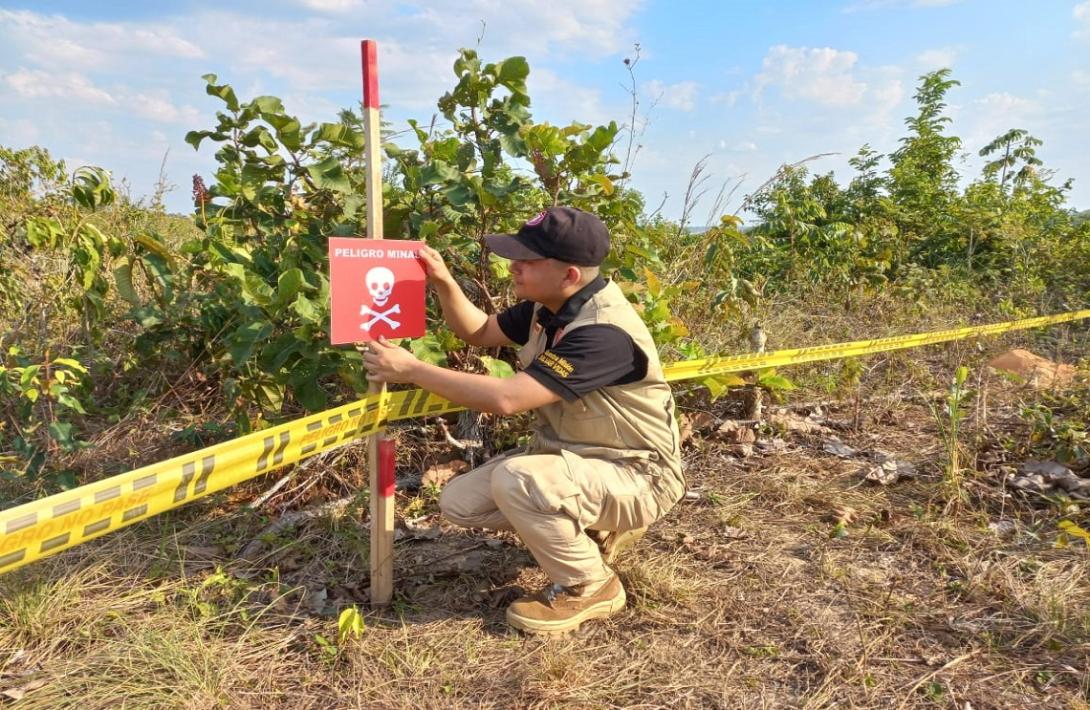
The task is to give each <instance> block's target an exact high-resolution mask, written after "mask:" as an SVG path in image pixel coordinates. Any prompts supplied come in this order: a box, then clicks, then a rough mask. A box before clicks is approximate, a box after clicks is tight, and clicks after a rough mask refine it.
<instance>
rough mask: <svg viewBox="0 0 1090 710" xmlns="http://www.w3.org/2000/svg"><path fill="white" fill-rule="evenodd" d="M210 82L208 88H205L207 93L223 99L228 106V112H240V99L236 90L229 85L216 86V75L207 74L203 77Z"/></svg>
mask: <svg viewBox="0 0 1090 710" xmlns="http://www.w3.org/2000/svg"><path fill="white" fill-rule="evenodd" d="M202 78H203V79H204V80H205V81H207V82H208V86H206V87H204V90H205V92H206V93H207V94H208V95H209V96H218V97H219V98H221V99H223V102H224V103H225V104H227V110H228V111H238V97H236V96H235V90H234V89H232V88H231V87H230V85H228V84H222V85H218V86H217V85H216V83H215V81H216V75H215V74H205V75H204V76H203V77H202Z"/></svg>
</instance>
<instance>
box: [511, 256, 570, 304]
mask: <svg viewBox="0 0 1090 710" xmlns="http://www.w3.org/2000/svg"><path fill="white" fill-rule="evenodd" d="M567 273H568V267H567V265H566V264H562V263H561V262H559V261H557V260H555V259H512V260H511V279H512V280H513V281H514V283H515V296H516V297H517V298H521V299H525V300H527V301H535V302H537V303H545V302H548V301H551V300H554V299H555V298H557V297H558V295H559V294H560V293H561V292H562V291H563V289H564V278H565V276H566V275H567Z"/></svg>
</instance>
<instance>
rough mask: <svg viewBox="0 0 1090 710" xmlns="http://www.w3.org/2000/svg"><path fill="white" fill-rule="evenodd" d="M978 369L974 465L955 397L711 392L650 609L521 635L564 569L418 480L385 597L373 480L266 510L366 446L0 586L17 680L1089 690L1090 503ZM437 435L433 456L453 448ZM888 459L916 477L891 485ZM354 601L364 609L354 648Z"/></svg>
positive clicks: (165, 694) (980, 695)
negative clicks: (753, 405) (945, 402)
mask: <svg viewBox="0 0 1090 710" xmlns="http://www.w3.org/2000/svg"><path fill="white" fill-rule="evenodd" d="M976 386H977V393H978V397H977V399H976V400H975V403H974V404H972V405H970V406H969V410H970V411H969V419H968V421H967V423H966V425H965V430H964V432H965V440H968V441H971V442H972V446H971V449H972V455H971V456H970V457H969V458H967V459H966V463H965V465H966V469H967V470H966V472H965V473H964V475H963V478H962V479H961V480H960V481H959V482H957V483H956V484H951V483H950V481H949V480H946V481H944V466H945V465H946V463H947V462H948V454H947V450H946V448H945V447H944V445H943V442H942V439H941V437H940V436H939V429H938V423H937V422H938V421H940V420H941V417H940V419H936V416H935V412H934V411H933V409H932V407H933V406H935V405H936V402H940V404H939V406H938V409H939V410H941V393H940V394H939V395H935V394H933V393H930V394H929V393H920V392H916V393H915V394H899V393H892V394H891V395H883V396H881V397H877V396H875V397H871V398H869V399H867V398H864V399H861V400H860V401H859V402H858V403H857V402H854V401H853V400H852V398H851V397H849V398H847V399H845V400H844V401H841V402H832V403H819V404H816V405H809V406H794V407H792V408H790V409H787V408H783V409H776V408H766V412H765V416H764V417H763V423H761V424H760V425H747V424H742V425H740V426H739V425H737V424H732V423H730V422H734V421H736V420H738V419H739V418H740V417H742V416H744V415H742V414H741V412H740V411H739V410H738V407H739V403H738V401H736V400H735V401H729V400H728V401H725V402H719V403H716V404H715V405H709V404H707V403H706V402H705V403H701V401H700V400H699V399H696V400H690V401H688V402H687V404H686V406H685V408H686V414H687V418H688V420H689V424H690V426H691V428H692V429H693V434H692V436H691V438H690V439H689V440H688V442H687V443H686V446H685V457H686V464H687V472H688V473H687V475H688V479H689V489H690V491H689V494H688V495H687V496H686V499H685V500H684V501H682V502H681V503H680V504H679V505H678V506H677V507H676V508H675V509H674V510H673V511H672V512H671V513H670V514H669V515H668V516H666V518H664V519H663V520H661V521H659V522H658V523H657V524H655V525H654V526H653V527H652V528H651V530H650V532H649V533H648V536H647V537H646V538H645V539H644V540H643V541H642V542H641V543H640V544H639V545H638V546H637V547H636V548H635V549H633V550H632V551H630V552H629V553H627V554H626V555H625V556H624V557H622V558H621V559H620V561H619V562H618V564H617V571H618V572H619V574H620V576H621V579H622V580H623V582H624V584H625V587H626V589H627V591H628V596H629V605H628V608H627V609H626V610H625V611H624V612H623V613H622V614H620V615H619V616H617V617H615V618H612V619H609V620H607V621H601V622H594V623H589V624H587V625H586V626H585V627H584V628H583V629H582V630H580V631H579V632H577V633H575V634H573V635H570V636H567V637H561V638H535V637H526V636H522V635H520V634H519V633H517V632H515V631H513V630H511V629H509V628H508V627H507V626H506V624H505V623H504V617H503V614H504V608H505V606H506V604H507V603H508V602H509V601H510V600H511V599H513V598H514V597H515V596H517V595H518V593H519V592H520V590H523V589H534V588H536V587H537V586H539V585H541V584H543V583H544V578H543V577H542V575H541V574H540V572H539V571H538V570H537V568H536V566H535V565H534V563H533V561H532V559H531V558H530V556H529V555H528V554H527V552H526V551H525V549H524V548H522V547H521V546H520V545H519V543H518V540H517V539H516V538H515V537H513V536H511V535H505V534H500V535H493V534H488V533H484V532H480V531H467V530H462V529H458V528H453V527H450V526H448V525H447V524H445V523H444V522H443V521H441V520H440V519H439V517H438V515H437V509H436V503H435V498H436V496H435V489H434V488H432V487H429V486H427V485H425V486H424V487H423V488H422V489H420V490H419V491H415V492H408V491H406V492H402V493H400V494H399V523H400V525H401V537H400V539H399V541H398V543H397V546H396V554H397V557H396V580H397V583H396V598H395V603H394V604H393V605H392V606H391V607H390V608H388V609H385V610H382V611H374V612H372V611H368V607H367V597H368V588H367V572H366V570H367V569H368V565H367V557H366V556H367V550H368V539H367V530H366V526H365V524H364V523H362V522H361V518H362V517H363V513H362V511H365V510H366V504H365V500H364V499H363V497H362V496H357V497H356V498H355V499H354V500H352V501H349V502H348V503H347V504H346V505H338V506H332V507H329V508H330V512H327V513H325V514H321V515H316V516H314V517H312V518H308V519H300V520H299V522H298V523H297V525H295V526H288V527H284V528H283V529H276V528H270V524H271V523H273V522H275V521H276V520H277V518H278V517H279V516H280V515H282V514H283V512H284V510H285V509H286V508H287V507H289V506H290V505H291V504H292V493H291V492H292V491H296V492H298V491H303V490H304V488H303V486H305V485H307V484H308V482H309V481H310V480H311V478H318V477H319V476H325V475H332V474H325V473H322V470H321V469H322V467H323V466H324V467H327V468H330V469H336V468H338V467H341V468H343V464H344V462H345V461H346V460H349V459H350V458H351V457H352V456H357V457H358V451H357V452H355V453H354V454H353V453H352V452H351V451H343V450H342V453H341V454H339V456H341V457H342V458H340V459H335V458H327V459H326V460H325V461H323V462H322V463H321V464H320V465H317V466H315V467H313V468H311V469H309V470H305V471H303V472H302V473H301V474H300V475H299V476H297V477H296V478H295V479H293V481H292V483H291V485H289V486H287V487H286V488H285V494H284V495H283V496H282V497H281V498H280V499H279V503H278V505H279V507H277V506H273V507H272V508H269V509H263V510H261V511H257V512H245V510H244V509H241V508H240V506H239V501H241V500H247V499H252V497H253V494H254V493H256V492H260V491H261V490H262V489H263V487H265V488H267V486H268V485H269V484H270V482H271V481H265V482H264V483H261V484H256V483H255V484H252V485H250V486H249V487H247V488H244V489H242V490H239V491H234V492H232V493H231V494H229V495H221V496H218V497H216V498H213V499H212V500H210V501H208V502H206V503H204V504H198V505H195V506H192V507H191V508H190V509H186V510H182V511H177V512H175V513H172V514H169V515H164V516H160V517H159V518H157V519H155V520H152V521H149V522H147V523H144V524H141V525H138V526H135V527H134V528H131V529H127V530H125V531H122V532H120V533H118V534H116V535H113V536H110V537H108V538H105V539H103V540H101V541H99V542H96V543H92V544H89V545H86V546H83V547H81V548H77V549H75V550H73V551H71V552H69V553H66V554H64V555H61V556H59V557H58V558H56V559H52V560H48V561H45V562H43V563H39V564H36V565H32V566H29V567H27V568H24V569H23V570H20V571H18V572H16V573H14V574H11V575H7V576H5V577H2V578H0V693H3V695H2V696H0V697H3V698H5V699H6V700H7V702H10V703H11V704H12V705H13V706H14V707H26V708H60V707H79V708H81V710H88V709H89V708H98V707H103V708H104V707H119V706H125V707H195V708H204V707H247V708H251V707H293V708H328V707H378V708H386V707H391V708H393V707H398V708H401V707H406V708H416V707H419V708H434V707H482V708H493V707H495V708H501V707H502V708H508V707H518V708H548V707H577V708H602V707H627V708H652V707H671V708H672V707H691V708H714V707H721V708H781V707H801V708H826V707H829V708H831V707H837V708H915V707H944V708H955V707H956V708H960V709H965V710H967V709H968V708H974V709H978V710H979V709H984V708H1029V707H1033V708H1086V707H1090V705H1088V700H1090V672H1088V659H1090V604H1088V601H1090V578H1088V575H1090V549H1088V547H1087V546H1086V545H1083V544H1082V542H1081V541H1078V540H1075V541H1073V542H1072V543H1071V544H1068V545H1066V546H1057V540H1058V537H1057V532H1058V530H1057V525H1056V524H1057V522H1058V521H1059V520H1060V519H1061V518H1062V517H1063V516H1065V515H1066V516H1067V517H1068V519H1072V520H1080V519H1083V518H1084V517H1085V514H1084V513H1082V511H1081V510H1080V506H1081V505H1083V504H1080V503H1078V502H1077V501H1072V500H1069V499H1067V498H1064V497H1057V496H1048V495H1040V494H1029V493H1024V492H1022V491H1019V490H1015V489H1013V488H1011V487H1010V486H1009V485H1005V484H1009V481H1006V480H1005V477H1006V476H1008V473H1009V470H1010V469H1009V466H1010V465H1012V464H1016V463H1017V461H1016V460H1015V459H1014V458H1013V457H1014V456H1015V454H1014V453H1013V452H1015V451H1016V450H1017V444H1018V442H1019V441H1021V440H1022V439H1024V438H1025V436H1026V425H1025V423H1024V421H1022V420H1021V419H1020V418H1019V417H1018V409H1019V406H1020V403H1022V402H1024V401H1025V399H1026V397H1032V396H1034V395H1033V394H1032V393H1029V392H1027V390H1026V389H1025V388H1024V387H1021V386H1018V385H1015V384H1013V383H1011V382H1009V381H1007V380H1005V379H1003V378H996V377H990V378H989V379H988V381H987V382H984V381H982V380H978V381H977V382H976ZM985 394H986V395H987V396H986V397H985V396H983V395H985ZM982 400H983V401H982ZM940 414H941V411H940ZM739 429H745V430H747V431H753V433H754V435H755V436H754V438H755V439H756V440H755V441H748V438H749V435H748V434H739V433H738V431H739ZM404 434H405V436H407V437H411V436H413V435H414V434H413V433H412V432H411V431H408V432H405V433H404ZM834 437H835V438H834ZM431 446H433V450H431V451H430V452H425V453H424V454H420V453H419V452H418V453H417V454H415V455H416V456H419V457H421V458H420V462H426V461H425V460H427V459H428V457H429V456H431V457H432V459H430V464H429V465H431V466H435V465H436V463H438V459H437V458H436V457H437V456H438V454H439V453H441V452H442V451H443V450H442V448H441V446H440V445H438V444H432V445H431ZM844 447H848V448H844ZM450 453H451V452H450V451H449V450H447V451H446V454H448V455H449V454H450ZM884 460H888V461H892V462H893V463H892V464H891V465H890V466H887V467H886V470H887V471H890V470H897V471H899V473H900V476H899V478H898V480H896V481H894V482H888V480H887V483H886V484H885V485H883V484H882V483H879V482H876V481H870V480H867V479H866V474H867V473H868V472H869V473H871V475H872V478H873V477H875V467H876V465H877V466H878V467H879V468H880V462H881V461H884ZM898 464H899V465H900V468H898V467H897V466H898ZM1083 475H1090V472H1084V474H1083ZM343 483H344V484H345V485H346V486H347V485H349V484H352V483H353V482H352V481H351V480H348V481H344V482H343ZM314 486H317V488H315V487H314ZM323 487H328V488H330V489H332V488H335V486H332V485H330V484H329V483H328V481H326V482H324V483H321V484H312V487H311V488H310V489H308V490H309V492H308V493H307V494H306V495H307V496H308V498H307V506H310V507H314V506H319V505H320V504H321V502H322V497H323V496H322V494H320V493H319V494H315V491H316V490H318V491H320V490H322V489H323ZM301 495H303V494H302V493H299V496H301ZM330 498H331V496H330ZM298 500H299V498H298V496H297V497H296V501H297V502H298ZM406 521H407V522H406ZM352 605H356V606H358V607H359V608H360V609H361V610H362V611H364V622H365V628H364V629H363V631H362V632H361V633H359V634H356V635H350V636H348V637H346V638H344V639H343V640H339V639H338V629H337V619H338V614H339V613H340V611H341V610H343V609H345V608H347V607H350V606H352Z"/></svg>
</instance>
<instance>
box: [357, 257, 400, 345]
mask: <svg viewBox="0 0 1090 710" xmlns="http://www.w3.org/2000/svg"><path fill="white" fill-rule="evenodd" d="M364 280H365V281H366V283H367V292H368V293H370V294H371V301H372V302H373V304H374V305H375V306H377V307H379V308H381V307H383V306H385V305H386V302H387V301H389V300H390V295H391V294H392V293H393V292H394V283H395V281H396V279H395V278H394V272H393V271H390V270H389V269H387V268H386V267H385V266H376V267H375V268H373V269H371V270H370V271H368V272H367V276H366V277H364ZM391 313H401V305H400V304H397V303H395V304H394V305H392V306H390V307H389V308H387V309H386V310H385V311H378V310H375V309H374V308H371V307H370V306H368V305H367V304H366V303H365V304H363V305H362V306H360V315H361V316H372V318H371V320H369V321H367V322H366V323H362V324H360V328H363V329H364V330H365V331H367V332H371V327H372V326H374V325H375V324H376V323H378V322H379V321H380V320H381V321H386V323H387V325H389V326H390V328H392V329H393V330H397V329H398V328H399V327H400V326H401V322H400V321H396V320H393V319H392V318H390V314H391Z"/></svg>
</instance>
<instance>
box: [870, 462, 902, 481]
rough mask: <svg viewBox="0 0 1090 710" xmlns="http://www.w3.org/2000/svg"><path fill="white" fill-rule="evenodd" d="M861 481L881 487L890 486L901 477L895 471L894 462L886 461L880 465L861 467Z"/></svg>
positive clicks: (895, 463) (895, 464) (895, 465)
mask: <svg viewBox="0 0 1090 710" xmlns="http://www.w3.org/2000/svg"><path fill="white" fill-rule="evenodd" d="M862 470H863V480H865V481H870V482H872V483H877V484H879V485H882V486H890V485H893V484H894V483H896V482H897V480H898V479H899V478H900V477H901V476H900V473H899V472H898V470H897V462H896V461H886V462H885V463H880V464H871V465H869V466H864V467H863V469H862Z"/></svg>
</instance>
